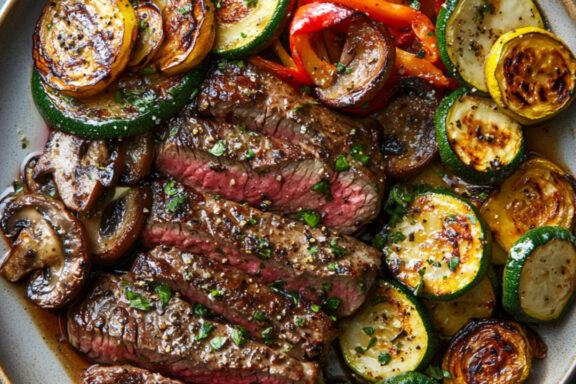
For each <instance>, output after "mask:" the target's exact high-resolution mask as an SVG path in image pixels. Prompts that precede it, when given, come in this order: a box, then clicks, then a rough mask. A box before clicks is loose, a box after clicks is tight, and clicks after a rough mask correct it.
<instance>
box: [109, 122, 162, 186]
mask: <svg viewBox="0 0 576 384" xmlns="http://www.w3.org/2000/svg"><path fill="white" fill-rule="evenodd" d="M119 151H120V152H121V153H123V154H124V170H123V171H122V173H121V174H120V178H119V179H118V183H119V184H120V185H135V184H137V183H138V182H139V181H140V180H142V179H143V178H144V177H145V176H146V175H148V173H150V168H151V167H152V161H153V160H154V147H153V145H152V134H151V133H147V134H145V135H140V136H132V137H129V138H126V139H124V141H123V142H122V144H121V145H120V150H119Z"/></svg>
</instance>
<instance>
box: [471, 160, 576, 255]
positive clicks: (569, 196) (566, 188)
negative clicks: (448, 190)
mask: <svg viewBox="0 0 576 384" xmlns="http://www.w3.org/2000/svg"><path fill="white" fill-rule="evenodd" d="M575 211H576V199H575V195H574V189H573V188H572V185H571V184H570V182H569V181H568V179H567V178H566V173H565V172H564V171H562V170H561V169H560V168H559V167H558V166H557V165H555V164H553V163H551V162H550V161H548V160H545V159H542V158H532V159H530V160H528V161H526V162H524V163H523V164H522V165H520V168H518V170H517V171H516V172H515V173H514V174H512V176H510V177H509V178H508V179H507V180H506V181H505V182H504V183H503V184H502V186H501V187H500V189H499V190H497V191H496V192H495V193H494V194H493V195H492V196H490V198H489V199H488V200H487V201H486V202H485V203H484V205H483V206H482V208H481V210H480V213H481V214H482V216H483V217H484V219H485V220H486V223H487V224H488V226H489V227H490V229H491V230H492V233H493V234H494V238H495V239H496V240H497V241H498V243H499V244H500V245H501V246H502V248H504V250H505V251H508V250H509V249H510V247H512V245H513V244H514V243H515V242H516V240H518V238H520V236H522V235H523V234H525V233H526V232H528V231H529V230H531V229H533V228H537V227H542V226H545V225H548V226H549V225H557V226H561V227H565V228H572V226H573V225H574V215H575Z"/></svg>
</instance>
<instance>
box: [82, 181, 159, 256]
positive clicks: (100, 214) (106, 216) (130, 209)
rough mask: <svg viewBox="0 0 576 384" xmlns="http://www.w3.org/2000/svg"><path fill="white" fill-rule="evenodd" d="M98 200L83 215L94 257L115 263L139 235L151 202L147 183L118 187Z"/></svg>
mask: <svg viewBox="0 0 576 384" xmlns="http://www.w3.org/2000/svg"><path fill="white" fill-rule="evenodd" d="M110 192H111V193H109V194H107V195H106V194H105V195H103V196H102V198H101V199H100V200H99V202H98V204H97V207H96V208H95V210H94V212H92V213H91V214H90V215H89V217H84V218H82V219H81V220H82V222H83V223H84V226H85V227H86V231H87V233H88V240H89V243H90V252H91V253H92V260H93V261H94V262H96V263H99V264H105V265H109V264H114V263H116V262H118V261H119V260H120V259H121V257H122V256H123V255H124V254H125V253H126V251H127V250H128V249H129V248H130V246H131V245H132V244H133V243H134V241H135V240H136V239H137V238H138V236H139V235H140V231H141V230H142V228H143V226H144V222H145V221H146V218H147V217H148V212H150V208H151V206H152V195H151V193H150V188H149V187H148V186H141V187H138V188H116V189H115V190H110Z"/></svg>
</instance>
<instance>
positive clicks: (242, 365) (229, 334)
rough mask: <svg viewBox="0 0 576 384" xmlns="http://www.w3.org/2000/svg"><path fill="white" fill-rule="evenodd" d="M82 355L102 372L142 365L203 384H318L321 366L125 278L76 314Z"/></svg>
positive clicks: (73, 329) (103, 288)
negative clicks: (106, 367)
mask: <svg viewBox="0 0 576 384" xmlns="http://www.w3.org/2000/svg"><path fill="white" fill-rule="evenodd" d="M67 328H68V337H69V341H70V343H71V344H72V346H73V347H74V348H76V349H77V350H78V351H79V352H81V353H83V354H85V355H86V356H87V357H88V358H90V359H92V360H94V361H96V362H97V363H100V364H111V365H112V364H125V363H129V364H134V365H137V366H139V367H142V368H145V369H150V370H154V371H157V372H160V373H161V374H163V375H167V376H171V377H178V378H180V379H182V380H184V381H187V382H193V383H196V384H213V383H222V384H224V383H225V384H250V383H256V382H257V383H262V384H285V383H286V384H287V383H310V384H312V383H317V382H318V380H319V378H318V366H317V365H316V364H314V363H306V362H300V361H298V360H296V359H293V358H291V357H290V356H288V355H286V354H284V353H282V352H279V351H275V350H272V349H270V348H269V347H267V346H265V345H263V344H260V343H258V342H255V341H252V340H244V342H243V343H242V346H239V345H237V344H236V343H235V341H234V340H235V339H236V340H237V338H235V337H234V334H235V332H236V329H235V328H234V327H233V326H232V325H227V324H220V323H217V322H214V321H211V320H207V319H204V318H200V317H197V316H195V315H194V308H193V307H192V306H191V305H190V304H188V303H186V302H184V301H182V300H181V299H179V298H177V297H170V298H169V300H168V301H167V302H166V301H165V300H164V301H163V300H162V298H161V296H160V295H157V294H155V293H150V292H148V291H146V290H143V289H139V288H137V287H136V286H135V285H134V284H131V283H129V282H127V281H126V280H124V279H123V277H119V276H113V275H107V276H106V275H105V276H102V277H100V278H99V279H98V280H97V281H96V283H95V286H94V287H93V289H92V290H91V291H90V292H89V293H88V295H87V296H86V298H85V299H84V301H82V302H80V303H78V304H76V305H75V306H73V307H71V309H70V310H69V313H68V323H67Z"/></svg>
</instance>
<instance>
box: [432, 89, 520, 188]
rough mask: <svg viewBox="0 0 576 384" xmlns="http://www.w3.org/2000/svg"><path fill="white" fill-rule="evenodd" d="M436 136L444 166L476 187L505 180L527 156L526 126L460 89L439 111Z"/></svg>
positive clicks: (444, 102)
mask: <svg viewBox="0 0 576 384" xmlns="http://www.w3.org/2000/svg"><path fill="white" fill-rule="evenodd" d="M436 136H437V137H438V147H439V149H440V158H441V159H442V163H444V165H445V166H446V167H447V168H448V169H450V170H451V171H452V172H454V174H456V175H457V176H460V177H461V178H463V179H464V180H466V181H469V182H471V183H476V184H491V183H494V182H496V181H498V180H502V179H504V178H505V177H506V176H507V175H509V174H510V173H511V172H512V171H514V169H516V168H517V167H518V165H519V164H520V162H521V161H522V158H523V156H524V132H523V130H522V126H521V125H520V124H518V123H517V122H516V121H514V120H513V119H512V118H510V117H509V116H508V115H506V114H505V113H502V112H500V111H499V110H498V107H497V106H496V104H494V102H493V101H492V100H491V99H489V98H486V97H482V96H479V95H475V94H473V93H471V92H469V91H468V89H466V88H460V89H457V90H456V91H454V92H453V93H452V94H450V95H449V96H447V97H445V98H444V100H442V103H441V104H440V107H439V108H438V110H437V111H436Z"/></svg>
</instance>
